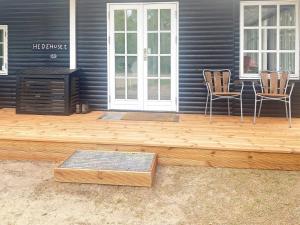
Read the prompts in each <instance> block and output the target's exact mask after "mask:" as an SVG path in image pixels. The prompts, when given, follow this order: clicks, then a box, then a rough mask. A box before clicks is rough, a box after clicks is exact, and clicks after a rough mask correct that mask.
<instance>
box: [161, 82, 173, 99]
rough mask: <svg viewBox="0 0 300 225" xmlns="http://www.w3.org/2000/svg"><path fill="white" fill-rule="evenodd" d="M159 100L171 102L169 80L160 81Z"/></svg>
mask: <svg viewBox="0 0 300 225" xmlns="http://www.w3.org/2000/svg"><path fill="white" fill-rule="evenodd" d="M160 100H171V80H170V79H162V80H160Z"/></svg>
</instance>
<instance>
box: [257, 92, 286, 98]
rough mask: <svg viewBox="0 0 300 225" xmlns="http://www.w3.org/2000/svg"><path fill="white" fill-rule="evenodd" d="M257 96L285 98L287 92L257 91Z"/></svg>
mask: <svg viewBox="0 0 300 225" xmlns="http://www.w3.org/2000/svg"><path fill="white" fill-rule="evenodd" d="M257 95H258V96H261V97H270V98H287V97H289V96H288V95H287V94H265V93H258V94H257Z"/></svg>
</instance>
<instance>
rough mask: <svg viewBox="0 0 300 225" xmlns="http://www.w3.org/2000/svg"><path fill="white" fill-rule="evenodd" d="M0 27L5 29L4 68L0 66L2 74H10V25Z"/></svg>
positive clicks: (0, 73)
mask: <svg viewBox="0 0 300 225" xmlns="http://www.w3.org/2000/svg"><path fill="white" fill-rule="evenodd" d="M0 29H1V30H3V34H4V36H3V53H4V54H3V62H4V69H3V68H1V67H0V75H7V74H8V53H7V51H8V32H7V30H8V26H7V25H0Z"/></svg>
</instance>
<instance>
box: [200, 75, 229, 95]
mask: <svg viewBox="0 0 300 225" xmlns="http://www.w3.org/2000/svg"><path fill="white" fill-rule="evenodd" d="M203 77H204V80H205V82H206V84H208V85H209V88H210V91H211V92H229V85H230V77H231V72H230V70H203Z"/></svg>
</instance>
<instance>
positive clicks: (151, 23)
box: [147, 9, 158, 31]
mask: <svg viewBox="0 0 300 225" xmlns="http://www.w3.org/2000/svg"><path fill="white" fill-rule="evenodd" d="M147 12H148V13H147V21H148V22H147V23H148V30H150V31H157V30H158V10H157V9H148V10H147Z"/></svg>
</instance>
